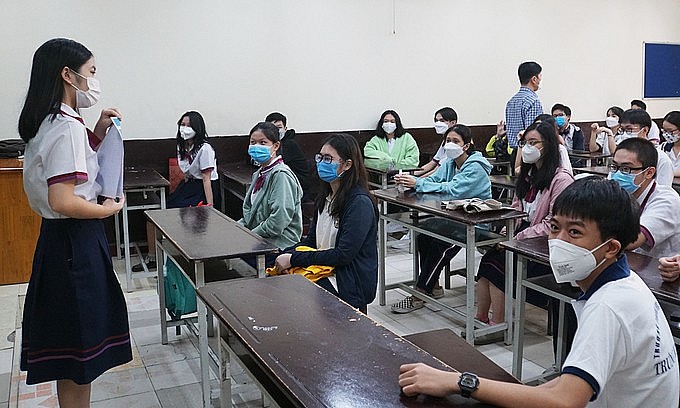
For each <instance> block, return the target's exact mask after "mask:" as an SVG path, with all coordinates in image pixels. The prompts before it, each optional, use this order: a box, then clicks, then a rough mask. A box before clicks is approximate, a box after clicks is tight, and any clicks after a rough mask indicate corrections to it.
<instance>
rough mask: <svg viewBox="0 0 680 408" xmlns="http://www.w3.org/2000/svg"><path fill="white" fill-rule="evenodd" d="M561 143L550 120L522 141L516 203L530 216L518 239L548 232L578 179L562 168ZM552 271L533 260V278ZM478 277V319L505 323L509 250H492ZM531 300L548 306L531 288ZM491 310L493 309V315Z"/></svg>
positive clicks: (536, 126)
mask: <svg viewBox="0 0 680 408" xmlns="http://www.w3.org/2000/svg"><path fill="white" fill-rule="evenodd" d="M558 144H559V142H558V140H557V134H556V132H555V126H554V124H552V123H549V122H548V121H545V122H541V123H534V124H533V125H531V126H529V128H528V129H527V130H526V131H525V132H524V134H523V135H522V139H520V141H519V143H518V146H520V147H521V148H522V153H521V160H522V166H521V168H520V172H519V177H518V178H517V188H516V190H515V197H514V198H513V201H512V206H513V207H514V208H516V209H517V210H519V211H524V212H526V213H527V214H528V215H527V217H526V218H525V219H524V220H522V223H521V224H520V225H519V226H518V227H517V228H516V229H515V234H514V237H515V239H525V238H531V237H538V236H546V235H548V232H549V230H550V227H549V226H550V218H551V217H552V214H553V211H552V206H553V203H554V202H555V199H556V198H557V196H558V195H559V194H560V193H561V192H562V191H563V190H564V189H565V188H566V187H567V186H568V185H570V184H571V183H572V182H573V181H574V179H573V177H572V176H571V174H569V172H567V171H566V170H565V169H564V168H562V167H560V153H559V148H558ZM506 233H507V234H511V233H512V232H511V231H506ZM549 273H550V267H548V266H545V265H541V264H537V263H534V262H529V265H528V276H529V277H534V276H539V275H546V274H549ZM477 278H478V282H477V315H476V318H477V319H478V320H481V321H483V322H490V324H497V323H502V322H503V321H504V320H505V294H504V292H503V291H504V290H505V251H503V250H500V249H496V247H494V248H492V249H490V250H488V251H487V252H486V253H485V254H484V256H483V257H482V261H481V263H480V265H479V272H478V273H477ZM527 299H528V301H529V302H530V303H533V304H537V303H538V304H541V305H544V299H543V297H539V296H537V294H536V293H535V292H534V291H532V290H529V291H527ZM489 310H492V311H493V315H492V316H491V317H490V316H489ZM502 334H503V333H502V332H499V335H502ZM501 339H502V337H498V335H496V334H495V333H494V334H493V335H489V337H488V340H487V338H485V337H484V336H480V338H479V339H478V342H479V343H483V342H487V341H493V340H501ZM476 340H477V339H476Z"/></svg>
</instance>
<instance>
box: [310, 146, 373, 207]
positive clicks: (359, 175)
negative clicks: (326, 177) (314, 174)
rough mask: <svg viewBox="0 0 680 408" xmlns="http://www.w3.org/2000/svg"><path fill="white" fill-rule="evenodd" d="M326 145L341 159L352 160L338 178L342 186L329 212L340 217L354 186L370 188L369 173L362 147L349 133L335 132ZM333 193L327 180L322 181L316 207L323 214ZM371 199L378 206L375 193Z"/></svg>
mask: <svg viewBox="0 0 680 408" xmlns="http://www.w3.org/2000/svg"><path fill="white" fill-rule="evenodd" d="M324 145H329V146H330V147H332V148H333V149H335V151H336V152H338V156H340V160H342V161H343V162H344V161H346V160H352V167H350V168H349V169H347V171H345V172H344V173H342V176H340V178H339V179H338V180H340V187H339V188H338V191H337V192H336V193H335V196H334V197H333V201H332V202H331V205H330V209H329V210H328V214H329V215H330V216H331V217H333V218H337V219H340V216H341V215H342V212H343V211H344V209H345V205H346V204H347V199H348V197H349V192H350V191H351V190H352V189H353V188H354V187H357V186H359V187H361V188H363V189H364V190H366V191H369V190H368V175H367V173H366V167H365V166H364V160H363V158H362V154H361V149H360V148H359V144H358V143H357V141H356V139H355V138H354V137H352V136H350V135H348V134H347V133H334V134H332V135H330V136H329V137H328V139H326V141H325V142H324ZM329 194H331V185H330V183H327V182H325V181H323V180H322V181H321V188H320V189H319V195H318V196H317V197H316V202H315V203H314V207H315V208H316V211H317V212H318V213H319V214H321V212H322V211H323V208H324V206H325V205H326V197H328V195H329ZM369 197H371V201H373V207H375V206H376V204H375V199H374V198H373V195H371V194H369Z"/></svg>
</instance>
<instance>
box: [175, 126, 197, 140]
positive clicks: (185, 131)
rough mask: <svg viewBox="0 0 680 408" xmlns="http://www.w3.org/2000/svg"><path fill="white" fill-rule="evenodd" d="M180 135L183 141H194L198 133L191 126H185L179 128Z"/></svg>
mask: <svg viewBox="0 0 680 408" xmlns="http://www.w3.org/2000/svg"><path fill="white" fill-rule="evenodd" d="M179 134H180V136H182V139H184V140H190V139H193V138H194V136H196V132H195V131H194V129H193V128H192V127H191V126H183V125H181V126H180V127H179Z"/></svg>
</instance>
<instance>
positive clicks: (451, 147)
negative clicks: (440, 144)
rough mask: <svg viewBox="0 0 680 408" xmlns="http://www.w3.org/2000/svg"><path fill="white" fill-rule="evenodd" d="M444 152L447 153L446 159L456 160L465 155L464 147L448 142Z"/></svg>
mask: <svg viewBox="0 0 680 408" xmlns="http://www.w3.org/2000/svg"><path fill="white" fill-rule="evenodd" d="M444 151H445V152H446V157H448V158H449V159H451V160H456V159H457V158H459V157H460V155H462V154H463V147H461V146H460V145H458V144H456V143H453V142H448V143H446V144H445V145H444Z"/></svg>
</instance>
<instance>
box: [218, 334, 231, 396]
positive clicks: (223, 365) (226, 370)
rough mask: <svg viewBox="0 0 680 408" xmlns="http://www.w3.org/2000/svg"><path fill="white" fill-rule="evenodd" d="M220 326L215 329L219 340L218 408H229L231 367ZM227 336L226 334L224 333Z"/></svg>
mask: <svg viewBox="0 0 680 408" xmlns="http://www.w3.org/2000/svg"><path fill="white" fill-rule="evenodd" d="M221 332H222V325H219V326H218V328H217V333H218V338H219V339H220V378H219V381H220V408H231V365H230V356H229V346H228V345H227V342H226V341H225V340H224V339H223V338H222V333H221ZM225 332H226V330H225ZM225 334H226V335H227V336H228V335H229V334H228V333H225Z"/></svg>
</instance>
